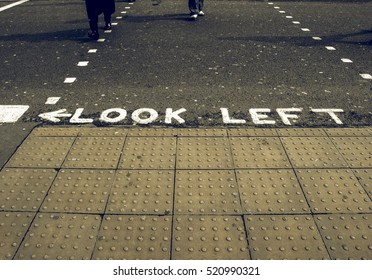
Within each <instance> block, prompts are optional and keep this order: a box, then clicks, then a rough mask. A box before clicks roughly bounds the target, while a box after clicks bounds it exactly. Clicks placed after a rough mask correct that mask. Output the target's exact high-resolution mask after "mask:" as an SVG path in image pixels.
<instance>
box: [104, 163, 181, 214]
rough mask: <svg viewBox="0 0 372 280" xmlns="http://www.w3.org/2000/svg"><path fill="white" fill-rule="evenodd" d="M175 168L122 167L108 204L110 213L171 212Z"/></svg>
mask: <svg viewBox="0 0 372 280" xmlns="http://www.w3.org/2000/svg"><path fill="white" fill-rule="evenodd" d="M173 189H174V171H173V170H172V171H167V170H143V171H141V170H125V171H124V170H120V171H118V172H117V174H116V180H115V184H114V187H113V188H112V190H111V195H110V198H109V201H108V204H107V210H106V212H107V213H110V214H112V213H115V214H157V215H160V214H163V215H164V214H165V215H166V214H170V213H171V212H172V208H173Z"/></svg>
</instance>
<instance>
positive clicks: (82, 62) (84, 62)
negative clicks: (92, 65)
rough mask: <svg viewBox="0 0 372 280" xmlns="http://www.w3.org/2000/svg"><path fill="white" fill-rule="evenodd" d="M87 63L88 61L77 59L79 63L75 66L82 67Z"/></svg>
mask: <svg viewBox="0 0 372 280" xmlns="http://www.w3.org/2000/svg"><path fill="white" fill-rule="evenodd" d="M88 63H89V61H79V63H78V64H77V66H82V67H84V66H88Z"/></svg>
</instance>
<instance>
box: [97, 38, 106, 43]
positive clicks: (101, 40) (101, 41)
mask: <svg viewBox="0 0 372 280" xmlns="http://www.w3.org/2000/svg"><path fill="white" fill-rule="evenodd" d="M104 41H106V39H98V40H97V42H98V43H103V42H104Z"/></svg>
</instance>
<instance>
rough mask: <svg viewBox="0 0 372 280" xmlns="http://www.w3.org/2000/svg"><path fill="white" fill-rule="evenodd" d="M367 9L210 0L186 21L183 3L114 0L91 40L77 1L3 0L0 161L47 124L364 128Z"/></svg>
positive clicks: (371, 74) (371, 31) (370, 6)
mask: <svg viewBox="0 0 372 280" xmlns="http://www.w3.org/2000/svg"><path fill="white" fill-rule="evenodd" d="M12 3H16V4H18V5H15V6H13V7H9V6H8V5H10V4H12ZM371 10H372V2H371V1H367V0H364V1H348V0H338V1H331V0H329V1H311V0H309V1H273V2H268V1H250V0H240V1H228V0H219V1H218V0H205V9H204V11H205V14H206V15H205V17H199V18H198V20H196V21H190V20H189V15H188V13H189V11H188V7H187V1H186V0H185V1H179V0H177V1H176V0H137V1H136V2H135V3H133V4H129V3H127V2H123V1H117V2H116V13H115V14H114V16H113V24H114V26H113V29H112V32H111V33H104V32H103V29H100V35H101V39H104V40H102V41H103V42H96V41H93V40H91V39H89V38H87V31H88V21H87V16H86V11H85V5H84V1H81V0H58V1H57V0H48V1H46V0H30V1H24V3H20V2H19V1H0V21H1V25H0V26H1V30H0V47H1V52H0V63H1V67H0V135H1V140H0V167H1V166H3V165H4V163H5V162H6V161H7V160H8V158H9V156H10V155H11V154H12V153H13V152H14V150H15V149H16V147H17V146H19V145H20V143H21V142H22V141H23V139H24V138H25V137H26V136H27V134H28V133H29V132H30V130H31V129H32V128H34V127H35V126H37V125H44V124H51V125H61V124H62V125H66V124H68V125H86V124H90V125H92V124H93V125H96V126H107V125H130V126H132V125H146V126H164V125H166V126H172V127H173V126H181V127H182V126H184V127H196V126H244V127H271V128H272V127H288V126H291V127H351V126H369V125H371V106H370V104H371V103H370V94H371V90H372V51H371V50H372V17H371ZM100 26H101V27H103V17H102V16H101V18H100ZM52 97H54V98H52ZM50 112H53V113H52V114H48V113H50Z"/></svg>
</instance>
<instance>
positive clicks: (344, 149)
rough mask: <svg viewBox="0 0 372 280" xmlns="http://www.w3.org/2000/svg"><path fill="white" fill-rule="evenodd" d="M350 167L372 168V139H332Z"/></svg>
mask: <svg viewBox="0 0 372 280" xmlns="http://www.w3.org/2000/svg"><path fill="white" fill-rule="evenodd" d="M331 139H332V141H333V143H335V145H336V147H337V149H338V150H339V151H340V153H341V154H342V155H343V157H344V159H345V160H346V162H347V163H348V165H349V166H350V167H353V168H355V167H372V137H332V138H331Z"/></svg>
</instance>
